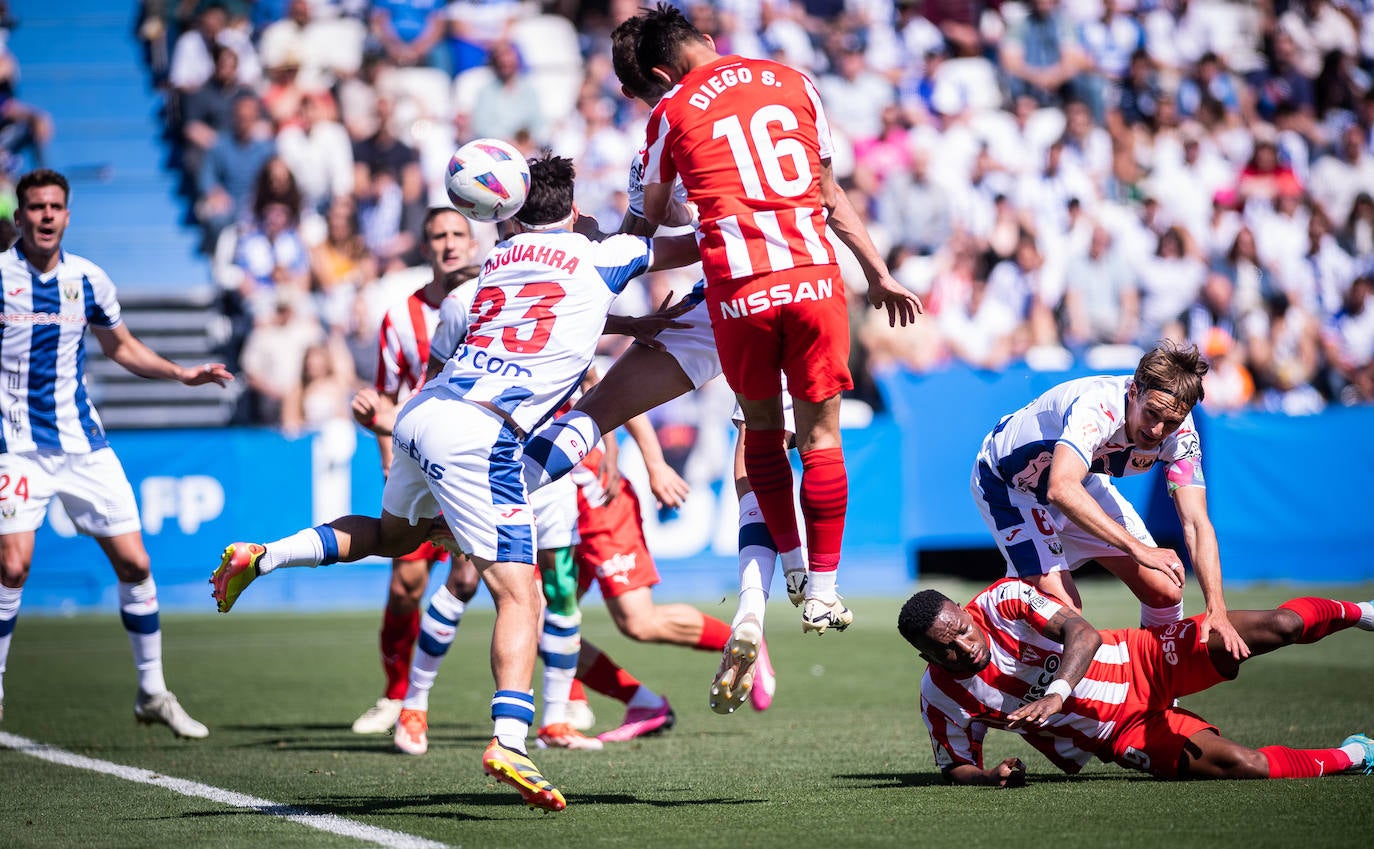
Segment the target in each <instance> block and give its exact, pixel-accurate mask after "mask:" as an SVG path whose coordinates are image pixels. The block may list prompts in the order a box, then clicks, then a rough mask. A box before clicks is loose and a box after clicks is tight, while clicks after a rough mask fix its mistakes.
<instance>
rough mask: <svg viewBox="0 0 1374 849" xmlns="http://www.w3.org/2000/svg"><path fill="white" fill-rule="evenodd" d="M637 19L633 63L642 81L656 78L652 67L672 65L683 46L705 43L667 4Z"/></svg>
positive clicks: (702, 37)
mask: <svg viewBox="0 0 1374 849" xmlns="http://www.w3.org/2000/svg"><path fill="white" fill-rule="evenodd" d="M640 17H642V18H643V19H644V23H643V25H642V28H641V29H640V33H639V46H638V47H636V48H635V60H636V61H637V62H639V72H640V73H641V74H643V75H644V78H645V79H656V77H654V68H657V67H659V66H661V65H673V64H674V63H676V62H677V59H678V54H679V53H680V52H681V50H682V46H683V45H684V44H688V43H691V42H693V41H703V42H704V41H705V40H706V36H704V35H702V34H701V30H699V29H697V28H696V27H695V26H693V25H692V22H691V21H689V20H687V19H686V18H685V17H683V16H682V13H681V12H679V11H678V10H677V9H676V8H675V7H673V6H671V5H669V4H667V3H659V4H658V6H657V7H656V8H654V9H649V10H646V11H645V12H644V14H643V15H641V16H640Z"/></svg>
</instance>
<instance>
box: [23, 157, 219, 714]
mask: <svg viewBox="0 0 1374 849" xmlns="http://www.w3.org/2000/svg"><path fill="white" fill-rule="evenodd" d="M16 194H17V196H18V209H17V210H16V211H15V214H14V217H15V223H17V224H18V225H19V241H18V242H17V243H16V244H15V245H14V246H13V247H11V248H10V249H9V250H7V251H5V252H4V253H3V254H0V285H2V287H3V288H2V289H0V302H2V303H3V308H0V322H3V330H2V331H0V333H2V334H3V335H0V369H3V372H4V376H3V380H4V389H3V391H0V417H2V418H3V424H0V676H3V673H4V671H5V663H6V659H7V658H8V655H9V649H10V640H11V638H12V636H13V631H14V623H15V618H16V617H17V616H18V614H19V602H20V597H21V595H22V593H23V587H24V582H25V581H26V580H27V578H28V575H29V566H30V564H31V563H32V561H33V547H34V532H35V531H37V530H38V528H39V526H41V525H42V524H43V519H44V517H45V516H46V514H47V509H48V503H49V502H50V501H52V499H53V498H57V499H59V500H60V501H61V502H62V506H63V507H64V508H66V511H67V514H68V515H69V516H70V517H71V520H72V524H73V525H75V526H76V529H77V531H79V532H80V533H83V534H86V535H87V536H91V537H95V540H96V542H98V543H99V544H100V548H101V550H103V551H104V552H105V556H106V557H108V558H109V560H110V565H111V566H112V567H114V571H115V574H116V576H118V579H119V608H120V617H121V619H122V620H123V623H124V629H125V630H126V631H127V632H128V634H129V641H130V643H131V644H132V646H133V653H134V665H135V666H136V667H137V670H138V695H137V697H136V699H135V701H134V716H135V717H136V718H137V719H138V720H139V721H140V722H159V723H163V724H165V725H168V726H170V727H171V729H172V731H173V732H174V733H176V734H177V735H178V736H180V737H204V736H206V735H207V734H208V733H209V732H208V731H207V730H206V728H205V726H204V725H202V724H201V723H199V722H197V721H196V720H194V719H192V718H191V717H190V716H189V715H187V713H186V711H185V710H184V709H183V708H182V707H181V705H180V704H179V703H178V702H177V698H176V696H174V695H172V693H171V691H170V690H168V689H167V683H166V681H165V680H164V678H163V672H162V630H161V625H160V623H159V619H158V604H157V588H156V586H155V584H154V582H153V577H152V572H151V569H150V567H149V563H148V552H147V549H146V548H144V545H143V530H142V525H141V523H140V521H139V514H138V505H137V503H136V502H135V501H134V492H133V488H132V487H131V486H130V485H129V480H128V478H127V477H126V476H125V474H124V469H123V467H122V466H121V465H120V463H119V458H118V457H116V456H115V453H114V450H113V449H111V448H110V445H109V442H108V441H107V440H106V438H105V429H104V427H103V426H102V425H101V423H100V416H99V415H97V413H96V411H95V407H94V405H92V403H91V399H90V396H89V395H88V394H87V389H86V380H85V371H84V363H85V361H86V346H85V334H86V330H87V329H88V328H89V329H90V331H91V332H92V333H93V334H94V335H95V338H96V341H98V342H99V343H100V348H101V350H102V351H103V352H104V353H105V356H107V357H109V358H110V359H111V360H114V361H115V362H117V363H119V364H120V365H121V366H123V367H124V368H125V369H127V370H129V371H130V372H132V373H133V374H136V375H138V376H140V377H146V378H157V379H161V380H176V381H179V382H180V383H183V384H185V385H187V386H198V385H200V384H204V383H217V384H219V385H220V386H224V385H226V384H228V383H229V381H231V380H233V379H234V378H233V375H231V374H230V373H229V372H228V371H227V370H226V369H225V368H224V365H223V364H221V363H204V364H202V365H198V366H194V367H183V366H180V365H177V364H176V363H173V362H171V361H169V360H166V359H164V358H162V357H160V356H158V355H157V354H155V353H153V351H152V350H150V349H149V348H148V347H147V346H146V345H144V344H143V343H142V342H140V341H139V340H138V339H137V337H135V336H134V335H133V333H131V332H130V331H129V328H128V327H127V326H126V325H125V324H124V323H123V321H122V320H121V318H120V309H119V301H118V300H117V299H116V297H115V287H114V284H113V283H112V282H110V278H109V277H108V276H106V274H105V272H104V271H102V270H101V269H100V267H99V266H97V265H96V264H95V263H92V262H90V261H89V260H86V259H83V258H82V257H79V256H76V255H75V254H71V253H67V252H66V251H64V250H63V249H62V236H63V234H64V233H65V232H66V229H67V223H68V220H69V216H70V213H69V210H68V208H67V201H68V196H69V191H68V186H67V180H66V178H65V177H63V176H62V175H61V174H58V173H57V172H55V171H50V170H47V169H39V170H36V171H32V172H30V173H28V174H26V175H24V177H23V178H22V179H21V180H20V181H19V185H18V187H17V189H16ZM3 698H4V691H3V688H0V710H3Z"/></svg>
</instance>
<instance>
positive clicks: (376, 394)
mask: <svg viewBox="0 0 1374 849" xmlns="http://www.w3.org/2000/svg"><path fill="white" fill-rule="evenodd" d="M421 230H422V232H423V233H424V243H423V245H422V250H423V252H424V254H425V257H426V258H427V259H428V260H429V265H430V270H431V272H432V273H433V274H432V277H431V278H430V280H429V282H428V283H426V284H425V285H424V286H422V287H421V288H419V289H417V290H416V291H415V292H414V293H412V294H411V295H410V297H408V298H406V299H405V300H404V301H402V302H400V303H398V304H396V305H395V306H392V307H391V308H390V309H388V310H387V311H386V315H385V316H384V317H383V318H382V326H381V331H380V333H379V334H378V345H377V375H376V380H375V388H373V389H364V390H362V391H360V392H359V393H358V394H357V396H356V397H355V398H354V399H353V412H354V417H355V418H357V419H358V422H359V424H361V425H362V426H363V427H365V428H368V429H369V430H371V431H372V432H373V433H374V434H376V435H377V443H378V448H379V449H380V452H381V458H382V472H383V474H385V473H386V472H387V470H388V469H390V468H391V460H392V455H391V428H390V424H389V422H390V421H391V419H392V418H394V415H391V414H394V408H395V407H396V405H398V404H400V403H402V402H404V401H405V400H407V399H408V398H410V396H411V395H413V394H414V393H415V392H416V391H417V390H418V389H419V388H420V386H422V385H423V384H424V382H425V368H426V366H427V365H428V364H429V352H430V347H431V342H432V340H433V339H434V337H435V334H436V329H437V328H438V326H439V305H440V303H441V302H442V301H443V300H444V298H445V296H446V295H448V294H449V293H450V292H452V291H453V290H454V289H455V288H456V287H458V286H459V285H460V284H461V283H464V282H466V281H468V280H471V279H472V278H474V277H476V273H477V270H476V268H474V267H472V266H471V263H472V262H473V260H474V258H475V255H476V252H477V244H476V242H475V241H473V238H472V224H471V222H469V221H468V220H467V219H466V218H464V217H463V216H462V215H460V214H459V213H458V212H457V211H456V210H454V209H451V208H448V207H434V208H432V209H430V210H429V211H428V212H427V213H426V214H425V220H424V222H423V224H422V225H421ZM466 288H469V289H470V288H471V287H470V286H469V287H466ZM384 409H385V410H386V411H387V412H388V413H391V414H385V415H383V419H384V422H383V423H379V422H378V414H379V413H380V412H382V411H383V410H384ZM445 556H446V555H445V554H444V550H443V549H442V548H440V547H439V546H437V545H435V544H434V543H430V542H426V543H424V544H422V545H421V546H420V547H419V548H417V549H415V550H414V551H412V552H409V553H408V554H406V555H404V556H402V557H397V558H395V559H394V560H392V561H391V581H390V584H389V585H388V587H387V599H386V607H385V609H384V611H383V613H382V629H381V633H380V643H381V658H382V671H383V673H384V674H385V676H386V689H385V690H384V691H383V693H382V697H381V698H379V699H378V700H377V702H376V704H374V705H372V706H371V707H369V708H368V709H367V711H366V712H364V713H363V715H362V716H360V717H358V718H357V720H355V721H354V723H353V731H354V732H355V733H358V734H384V733H386V732H388V731H391V730H392V729H393V728H394V727H395V726H396V722H397V720H398V719H399V718H400V715H401V709H402V701H403V700H404V699H405V697H406V691H407V689H408V683H409V681H410V665H411V658H412V656H413V655H414V649H415V643H416V640H418V639H420V634H421V627H420V623H421V616H420V602H421V600H422V598H423V596H424V591H425V585H426V583H427V582H428V580H429V573H430V570H431V569H432V568H433V566H434V564H435V563H437V562H439V561H440V560H442V559H444V558H445ZM453 567H454V568H453V569H451V570H450V575H449V581H448V583H447V587H448V588H450V589H449V593H450V594H451V595H452V596H453V598H452V600H451V601H450V600H448V599H446V598H441V599H439V600H438V603H439V604H440V606H441V607H443V608H444V609H445V610H446V611H447V613H448V615H447V616H446V617H445V619H449V620H451V624H450V625H446V626H445V628H446V629H449V630H456V629H457V627H458V622H459V620H461V619H462V615H463V611H464V610H465V609H466V606H467V603H468V602H469V601H470V600H471V599H472V596H473V594H474V593H476V592H477V580H478V579H477V570H476V569H475V568H474V567H473V566H472V564H471V563H470V562H469V561H468V560H467V558H465V557H457V558H455V559H454V561H453ZM450 637H451V634H450ZM431 647H432V646H431Z"/></svg>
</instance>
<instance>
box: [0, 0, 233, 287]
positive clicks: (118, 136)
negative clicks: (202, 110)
mask: <svg viewBox="0 0 1374 849" xmlns="http://www.w3.org/2000/svg"><path fill="white" fill-rule="evenodd" d="M10 10H11V14H12V15H13V17H14V18H15V19H16V20H17V21H18V26H17V27H16V28H15V30H14V31H13V32H12V33H11V35H10V41H9V45H10V49H11V50H12V51H13V52H14V55H15V57H16V58H17V59H18V61H19V68H20V81H19V87H18V96H19V98H20V99H21V100H24V101H27V102H29V103H32V104H34V105H36V106H38V107H40V108H42V109H44V110H46V111H47V112H48V113H49V114H51V115H52V118H53V124H54V126H55V137H54V139H53V142H52V144H51V145H50V146H49V148H48V165H49V166H50V167H52V168H55V169H57V170H58V171H61V172H62V173H64V174H66V175H67V178H68V179H69V180H70V181H71V185H72V207H71V208H72V224H71V230H70V231H69V233H68V237H67V240H66V244H67V246H68V247H69V248H70V249H71V250H72V251H73V252H74V253H78V254H81V255H83V256H86V257H88V258H90V259H91V260H93V261H94V262H96V263H98V264H99V265H101V266H103V267H104V268H105V270H106V271H108V272H109V274H110V277H111V279H113V280H114V282H115V285H116V286H118V287H119V289H120V292H121V293H125V292H138V293H148V294H155V293H167V294H171V293H183V294H184V293H187V292H189V291H193V290H194V291H197V292H198V293H199V294H201V295H202V296H203V295H204V294H205V292H206V290H207V289H208V287H209V285H210V284H209V276H210V275H209V263H208V261H207V260H205V259H204V258H203V257H201V256H199V255H198V253H197V250H196V249H197V246H198V244H199V238H200V234H199V232H198V230H197V229H196V228H194V226H188V225H187V224H186V223H185V221H186V205H185V201H184V200H183V199H182V198H181V197H180V196H179V195H178V194H177V186H178V175H177V174H176V173H174V172H172V171H170V170H168V169H167V167H166V160H167V149H166V147H165V146H164V144H163V143H162V140H161V134H162V129H163V123H162V118H161V107H162V99H161V96H160V95H159V94H158V93H157V92H156V91H155V90H153V88H152V87H151V86H150V85H149V82H148V72H147V69H146V67H145V65H144V62H143V56H142V53H141V50H140V47H139V44H138V41H137V39H136V38H135V36H134V30H135V26H136V23H137V15H138V4H137V3H132V2H123V3H121V2H113V0H105V1H104V2H102V0H62V1H61V2H57V3H54V2H51V0H49V2H40V0H13V2H11V3H10Z"/></svg>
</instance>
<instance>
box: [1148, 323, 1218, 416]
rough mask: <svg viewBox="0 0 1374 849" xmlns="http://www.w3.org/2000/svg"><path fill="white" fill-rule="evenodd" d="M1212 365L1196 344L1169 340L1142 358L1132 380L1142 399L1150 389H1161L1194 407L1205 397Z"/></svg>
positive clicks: (1182, 402)
mask: <svg viewBox="0 0 1374 849" xmlns="http://www.w3.org/2000/svg"><path fill="white" fill-rule="evenodd" d="M1208 368H1209V366H1208V364H1207V360H1205V359H1204V358H1203V356H1202V353H1201V352H1200V351H1198V349H1197V346H1196V345H1186V346H1185V345H1180V344H1179V343H1177V342H1174V341H1172V340H1170V339H1165V340H1163V341H1161V342H1160V343H1159V344H1158V345H1156V346H1155V348H1154V350H1152V351H1150V352H1149V353H1148V354H1146V355H1145V356H1143V357H1141V358H1140V363H1139V365H1137V366H1136V367H1135V375H1134V376H1133V377H1132V379H1133V380H1134V381H1135V386H1136V392H1137V394H1138V396H1139V397H1141V398H1142V400H1143V398H1144V395H1145V393H1146V392H1150V391H1152V390H1158V391H1160V392H1163V393H1164V394H1166V395H1171V396H1173V398H1174V399H1175V400H1176V401H1178V402H1179V403H1181V404H1186V405H1187V406H1188V409H1190V410H1191V409H1192V408H1193V407H1195V406H1197V404H1198V402H1199V401H1201V400H1202V396H1203V391H1202V378H1203V376H1204V375H1206V374H1207V370H1208Z"/></svg>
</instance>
